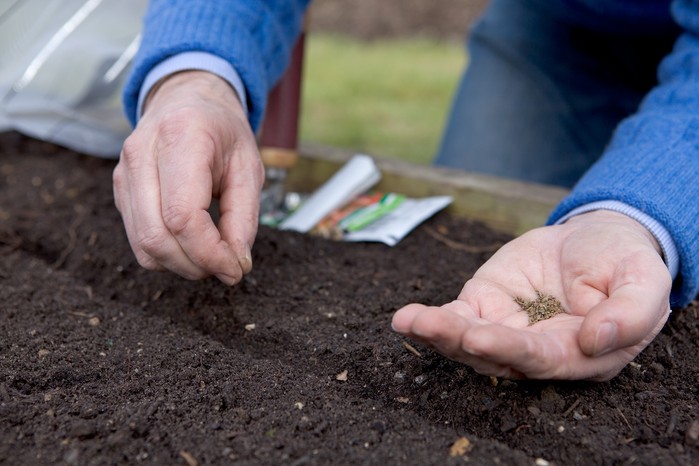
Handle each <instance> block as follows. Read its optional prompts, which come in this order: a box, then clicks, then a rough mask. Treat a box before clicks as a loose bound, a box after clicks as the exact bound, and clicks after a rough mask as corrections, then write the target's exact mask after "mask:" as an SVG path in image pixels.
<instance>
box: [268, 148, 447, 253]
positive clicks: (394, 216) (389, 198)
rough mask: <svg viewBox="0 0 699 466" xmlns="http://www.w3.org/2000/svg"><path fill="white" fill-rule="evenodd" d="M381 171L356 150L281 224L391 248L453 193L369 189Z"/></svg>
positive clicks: (309, 231) (300, 230)
mask: <svg viewBox="0 0 699 466" xmlns="http://www.w3.org/2000/svg"><path fill="white" fill-rule="evenodd" d="M380 179H381V173H380V171H379V169H378V167H376V164H375V163H374V161H373V159H372V158H371V157H369V156H368V155H363V154H358V155H355V156H354V157H352V158H351V159H350V160H349V161H348V162H347V163H346V164H345V165H344V166H343V167H342V168H341V169H340V170H339V171H338V172H337V173H335V175H333V177H332V178H330V179H329V180H328V181H327V182H326V183H325V184H324V185H323V186H321V187H320V188H319V189H318V190H316V191H315V192H314V193H313V194H312V195H311V196H310V197H308V199H306V200H305V201H304V202H303V203H302V204H301V205H300V206H299V208H298V209H296V210H295V211H294V212H292V213H291V214H290V215H289V216H288V217H286V218H285V219H284V220H282V221H281V222H280V223H279V228H281V229H284V230H295V231H299V232H302V233H311V234H316V235H320V236H323V237H326V238H332V239H336V240H342V241H374V242H382V243H385V244H387V245H389V246H395V245H396V244H398V242H399V241H400V240H401V239H403V238H404V237H405V236H406V235H407V234H408V233H410V231H412V230H413V229H414V228H415V227H416V226H417V225H419V224H420V223H422V222H424V221H425V220H426V219H428V218H429V217H431V216H432V215H434V214H435V213H437V212H438V211H440V210H442V209H444V208H445V207H446V206H448V205H449V204H450V203H451V202H452V198H451V196H436V197H428V198H423V199H410V198H407V197H405V196H404V195H402V194H398V193H390V192H389V193H383V192H375V191H369V190H370V189H371V187H372V186H374V185H375V184H376V183H378V182H379V180H380Z"/></svg>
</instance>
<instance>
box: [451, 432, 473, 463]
mask: <svg viewBox="0 0 699 466" xmlns="http://www.w3.org/2000/svg"><path fill="white" fill-rule="evenodd" d="M472 448H473V445H471V441H470V440H469V439H467V438H466V437H461V438H459V439H457V440H456V442H454V443H453V444H452V446H451V448H449V456H451V457H452V458H454V457H456V456H464V455H465V454H466V453H468V452H469V451H471V449H472Z"/></svg>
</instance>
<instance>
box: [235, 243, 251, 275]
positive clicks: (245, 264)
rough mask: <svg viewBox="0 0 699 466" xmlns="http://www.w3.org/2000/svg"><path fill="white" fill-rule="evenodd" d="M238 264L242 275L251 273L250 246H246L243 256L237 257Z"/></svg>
mask: <svg viewBox="0 0 699 466" xmlns="http://www.w3.org/2000/svg"><path fill="white" fill-rule="evenodd" d="M238 263H239V264H240V268H241V270H242V271H243V275H245V274H246V273H250V271H252V253H251V252H250V246H246V247H245V251H244V252H243V255H242V256H238Z"/></svg>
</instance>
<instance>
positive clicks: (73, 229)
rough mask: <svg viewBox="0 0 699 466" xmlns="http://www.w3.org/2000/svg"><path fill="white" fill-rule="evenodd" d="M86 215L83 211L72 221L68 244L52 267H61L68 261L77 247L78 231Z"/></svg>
mask: <svg viewBox="0 0 699 466" xmlns="http://www.w3.org/2000/svg"><path fill="white" fill-rule="evenodd" d="M84 217H85V215H84V214H83V213H78V215H77V216H76V217H75V220H74V221H73V223H71V225H70V228H69V229H68V246H66V247H65V249H63V251H61V255H60V256H58V259H56V262H54V263H53V264H51V268H53V269H59V268H61V266H62V265H63V263H64V262H65V261H66V259H67V258H68V256H69V255H70V253H71V252H73V250H74V249H75V245H76V244H77V242H78V233H77V228H78V226H79V225H80V224H81V223H82V222H83V218H84Z"/></svg>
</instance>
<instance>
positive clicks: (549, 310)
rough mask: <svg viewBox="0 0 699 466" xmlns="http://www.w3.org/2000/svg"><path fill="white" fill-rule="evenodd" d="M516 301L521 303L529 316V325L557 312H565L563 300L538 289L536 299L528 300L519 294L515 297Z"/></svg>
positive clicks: (548, 317)
mask: <svg viewBox="0 0 699 466" xmlns="http://www.w3.org/2000/svg"><path fill="white" fill-rule="evenodd" d="M515 302H516V303H517V304H519V306H520V307H521V308H522V310H523V311H525V312H526V313H527V315H528V316H529V325H533V324H535V323H537V322H539V321H541V320H546V319H550V318H551V317H553V316H555V315H556V314H561V313H563V312H565V311H564V310H563V306H562V305H561V302H560V301H559V300H558V299H557V298H555V297H553V296H551V295H549V294H545V293H542V292H541V291H539V290H536V299H534V300H531V301H528V300H526V299H524V298H520V297H519V296H517V297H515Z"/></svg>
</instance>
